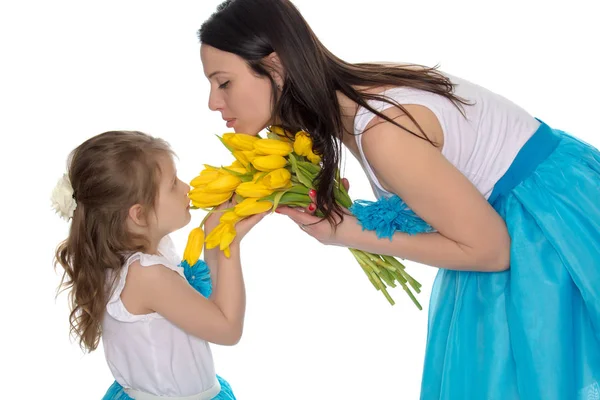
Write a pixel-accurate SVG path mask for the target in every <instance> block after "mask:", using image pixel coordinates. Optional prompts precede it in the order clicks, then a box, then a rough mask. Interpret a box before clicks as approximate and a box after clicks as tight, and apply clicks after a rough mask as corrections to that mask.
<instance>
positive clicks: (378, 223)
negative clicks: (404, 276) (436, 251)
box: [350, 195, 435, 240]
mask: <svg viewBox="0 0 600 400" xmlns="http://www.w3.org/2000/svg"><path fill="white" fill-rule="evenodd" d="M350 212H352V214H354V216H355V217H356V218H357V219H358V222H359V223H360V225H362V227H363V230H364V229H367V230H369V231H375V232H376V233H377V237H378V238H380V239H381V238H386V237H387V238H389V239H390V240H392V236H393V235H394V233H395V232H396V231H400V232H404V233H408V234H409V235H414V234H417V233H425V232H434V231H435V229H433V228H432V227H431V226H430V225H429V224H428V223H427V222H425V221H423V220H422V219H421V217H419V216H418V215H417V214H415V213H414V211H413V210H411V209H410V208H408V206H407V205H406V203H404V201H402V199H401V198H400V197H398V196H397V195H393V196H391V197H389V198H386V197H381V198H380V199H379V200H377V201H368V200H356V201H355V202H354V204H352V206H351V207H350Z"/></svg>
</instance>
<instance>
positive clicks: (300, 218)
mask: <svg viewBox="0 0 600 400" xmlns="http://www.w3.org/2000/svg"><path fill="white" fill-rule="evenodd" d="M277 212H278V213H279V214H283V215H287V216H288V217H290V219H291V220H292V221H294V222H295V223H296V224H298V226H299V227H300V229H302V230H303V231H304V232H306V233H308V234H309V235H310V236H312V237H314V238H315V239H317V240H318V241H319V242H321V243H323V244H327V245H335V246H344V247H348V246H347V245H346V244H345V243H344V240H343V237H345V236H346V235H342V234H341V233H345V232H344V231H346V230H348V229H349V228H350V227H351V226H352V225H354V226H355V227H356V226H358V225H357V224H358V222H357V221H356V218H355V217H354V216H352V214H350V211H348V210H346V209H343V212H344V220H343V221H342V222H341V223H340V217H339V216H337V215H335V214H333V217H334V220H335V221H336V223H339V224H338V225H337V227H335V228H334V227H332V226H331V224H330V223H329V221H327V220H325V219H323V218H321V217H317V216H315V215H313V214H312V213H311V212H310V211H307V210H305V209H302V208H297V207H287V206H282V207H278V208H277Z"/></svg>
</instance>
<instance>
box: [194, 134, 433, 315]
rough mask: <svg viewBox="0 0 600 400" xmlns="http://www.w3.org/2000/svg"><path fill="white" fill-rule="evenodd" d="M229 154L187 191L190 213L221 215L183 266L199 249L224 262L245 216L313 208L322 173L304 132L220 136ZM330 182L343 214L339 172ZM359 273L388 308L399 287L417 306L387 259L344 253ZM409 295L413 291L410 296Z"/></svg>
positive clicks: (409, 282) (410, 282)
mask: <svg viewBox="0 0 600 400" xmlns="http://www.w3.org/2000/svg"><path fill="white" fill-rule="evenodd" d="M219 139H220V140H221V142H222V143H223V144H224V145H225V147H227V149H228V150H229V151H230V152H231V153H232V155H233V157H234V158H235V161H233V163H231V164H230V165H228V166H221V167H215V166H210V165H204V167H205V168H204V170H202V171H201V172H200V174H199V175H198V176H197V177H195V178H194V179H193V180H192V181H191V182H190V186H192V189H191V190H190V193H189V198H190V200H191V202H192V208H194V209H204V210H207V211H208V214H207V216H206V217H208V216H209V215H210V214H211V213H214V212H217V211H218V212H222V215H221V217H220V219H219V224H218V225H217V227H216V228H214V229H213V230H212V231H211V232H210V233H209V234H208V236H206V238H205V237H204V232H203V225H204V222H205V221H206V218H204V220H203V221H202V223H201V224H200V226H199V227H197V228H195V229H193V230H192V231H191V232H190V234H189V237H188V243H187V245H186V248H185V251H184V262H185V263H187V264H188V265H189V266H193V265H194V264H196V262H197V261H198V259H199V257H200V254H201V251H202V247H203V245H204V243H206V247H207V248H208V249H212V248H215V247H217V246H218V247H219V249H220V250H221V251H223V252H224V253H225V255H226V256H227V257H229V245H230V244H231V242H232V241H233V239H234V238H235V235H236V231H235V224H236V223H237V222H238V221H240V220H241V219H243V218H245V217H248V216H250V215H254V214H259V213H262V212H266V211H269V210H273V211H274V210H275V209H276V208H277V207H278V206H279V205H286V206H292V207H307V206H309V205H310V204H311V203H312V200H311V195H314V193H315V191H314V181H315V178H316V176H317V174H318V173H319V171H320V170H321V166H320V161H321V159H320V157H319V156H318V155H317V154H315V153H314V152H313V147H312V140H311V138H310V135H309V134H308V133H307V132H304V131H299V132H297V133H296V134H295V135H291V134H289V133H286V132H284V131H283V130H282V129H281V128H280V127H276V126H272V127H270V128H269V129H268V131H267V138H261V137H260V136H250V135H245V134H236V133H225V134H223V135H222V136H220V137H219ZM336 175H337V176H336V179H335V190H334V193H335V200H336V202H337V203H338V204H339V205H341V206H342V207H345V208H350V207H351V206H352V204H353V203H352V200H351V199H350V197H349V196H348V192H347V191H346V188H345V187H344V185H343V184H342V183H341V179H340V176H339V170H338V171H337V174H336ZM234 196H235V200H236V205H235V206H234V207H231V208H227V209H219V210H217V207H218V206H219V205H221V204H223V203H225V202H226V201H228V200H230V199H231V198H232V197H234ZM349 250H350V252H351V253H352V255H354V257H355V258H356V260H357V261H358V264H359V265H360V266H361V267H362V269H363V271H364V272H365V274H366V275H367V277H368V278H369V280H370V281H371V283H372V284H373V286H374V287H375V288H376V289H377V290H380V291H381V292H382V293H383V295H384V296H385V297H386V299H387V300H388V301H389V303H390V304H392V305H393V304H394V300H393V299H392V298H391V296H390V295H389V293H388V291H387V287H396V284H399V285H400V286H401V287H402V288H403V289H404V291H405V292H406V293H407V294H408V296H409V297H410V298H411V299H412V301H413V302H414V304H415V305H416V306H417V307H418V308H419V309H422V308H421V305H420V304H419V302H418V301H417V299H416V298H415V296H414V294H413V292H412V291H413V290H414V291H415V292H417V293H419V292H420V288H421V285H420V284H419V283H418V282H417V281H416V280H415V279H413V278H412V277H411V276H410V275H409V274H408V273H407V272H406V271H405V267H404V265H403V264H402V263H401V262H399V261H398V260H396V259H395V258H394V257H391V256H384V255H378V254H372V253H369V252H365V251H362V250H356V249H349ZM411 289H412V290H411Z"/></svg>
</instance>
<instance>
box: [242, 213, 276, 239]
mask: <svg viewBox="0 0 600 400" xmlns="http://www.w3.org/2000/svg"><path fill="white" fill-rule="evenodd" d="M269 213H270V211H267V212H264V213H261V214H255V215H252V216H250V217H247V218H244V219H243V220H241V221H239V222H238V223H236V224H235V231H236V235H235V239H234V243H235V242H237V243H240V242H241V241H242V239H243V238H244V236H246V234H247V233H248V232H250V230H251V229H252V228H254V226H255V225H256V224H258V223H259V222H260V221H261V220H262V219H263V218H264V217H265V216H266V215H267V214H269Z"/></svg>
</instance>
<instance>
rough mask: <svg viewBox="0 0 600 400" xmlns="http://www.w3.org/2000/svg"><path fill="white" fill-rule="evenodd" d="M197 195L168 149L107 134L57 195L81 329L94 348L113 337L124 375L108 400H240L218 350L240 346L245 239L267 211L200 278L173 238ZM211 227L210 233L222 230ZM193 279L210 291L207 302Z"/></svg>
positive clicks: (77, 154) (74, 166)
mask: <svg viewBox="0 0 600 400" xmlns="http://www.w3.org/2000/svg"><path fill="white" fill-rule="evenodd" d="M188 190H189V186H188V185H187V184H185V183H184V182H182V181H181V180H179V178H178V177H177V172H176V170H175V165H174V162H173V153H172V151H171V149H170V148H169V146H168V144H167V143H166V142H165V141H163V140H161V139H157V138H153V137H151V136H149V135H146V134H144V133H140V132H106V133H102V134H100V135H98V136H95V137H93V138H91V139H89V140H87V141H85V142H84V143H83V144H81V145H80V146H79V147H77V148H76V149H75V150H74V151H73V152H72V154H71V156H70V159H69V165H68V173H67V174H66V175H65V177H63V179H62V180H61V181H59V185H58V186H57V188H56V189H55V191H54V192H53V199H54V204H55V208H56V209H57V211H58V212H59V213H60V214H61V216H63V217H64V218H66V219H70V221H71V227H70V232H69V236H68V238H67V239H66V240H65V241H64V242H62V243H61V244H60V245H59V247H58V249H57V252H56V261H57V263H60V265H62V267H63V268H64V270H65V272H64V275H63V282H62V286H63V287H64V288H70V290H71V293H70V297H69V298H70V302H71V315H70V322H71V331H72V333H73V334H74V335H75V336H76V337H78V339H79V343H80V345H81V346H82V348H83V349H85V350H88V351H93V350H95V349H96V348H97V346H98V343H99V340H100V338H102V343H103V347H104V352H105V355H106V360H107V363H108V366H109V368H110V370H111V372H112V374H113V376H114V377H115V382H114V384H113V385H112V386H111V387H110V389H109V390H108V392H107V393H106V395H105V396H104V399H105V400H109V399H148V400H151V399H165V398H169V399H190V400H192V399H194V400H205V399H227V400H230V399H235V397H234V395H233V393H232V392H231V388H230V386H229V384H228V383H227V382H226V381H225V380H223V379H221V378H220V377H218V376H217V375H216V374H215V370H214V365H213V359H212V355H211V351H210V347H209V344H208V342H212V343H217V344H221V345H233V344H235V343H237V342H238V340H239V339H240V336H241V334H242V327H243V321H244V312H245V291H244V281H243V278H242V270H241V265H240V241H241V240H242V238H243V237H244V236H245V235H246V233H247V232H248V231H249V230H250V229H251V228H252V227H253V226H254V225H255V224H256V223H257V222H258V221H259V220H260V219H261V218H262V217H263V216H264V214H262V215H257V216H255V217H252V218H249V219H247V220H244V221H241V222H239V223H238V224H237V225H236V229H237V235H236V238H235V241H234V242H233V243H232V244H231V246H230V250H231V254H230V258H225V257H224V256H223V255H222V252H218V251H216V250H218V249H216V250H214V249H213V250H210V251H208V252H207V253H206V257H205V258H206V260H207V262H208V266H207V265H206V264H205V263H204V262H202V261H200V262H199V263H198V264H196V266H195V268H194V270H193V271H191V273H189V272H190V271H187V270H186V271H184V269H183V268H182V267H180V266H179V264H180V260H181V258H180V257H179V256H178V254H177V253H176V252H175V249H174V247H173V243H172V242H171V239H170V238H169V236H168V235H169V234H170V233H171V232H173V231H175V230H177V229H180V228H182V227H184V226H185V225H186V224H187V223H188V222H189V221H190V218H191V217H190V211H189V199H188V197H187V193H188ZM216 218H218V217H216ZM207 223H208V225H207V226H206V230H208V231H210V230H211V229H212V228H214V226H215V224H216V221H211V220H209V221H207ZM184 265H185V264H184ZM186 268H187V265H186ZM209 268H210V271H209ZM186 275H188V276H189V277H190V280H191V281H193V282H204V284H203V285H199V286H198V287H200V288H201V289H200V290H201V292H200V293H199V292H198V291H196V290H195V289H194V288H193V287H192V286H191V285H190V283H188V281H187V280H186V279H185V276H186ZM217 277H218V279H217ZM211 279H212V285H211V284H210V282H211ZM207 282H208V284H206V283H207ZM211 291H212V293H211Z"/></svg>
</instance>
